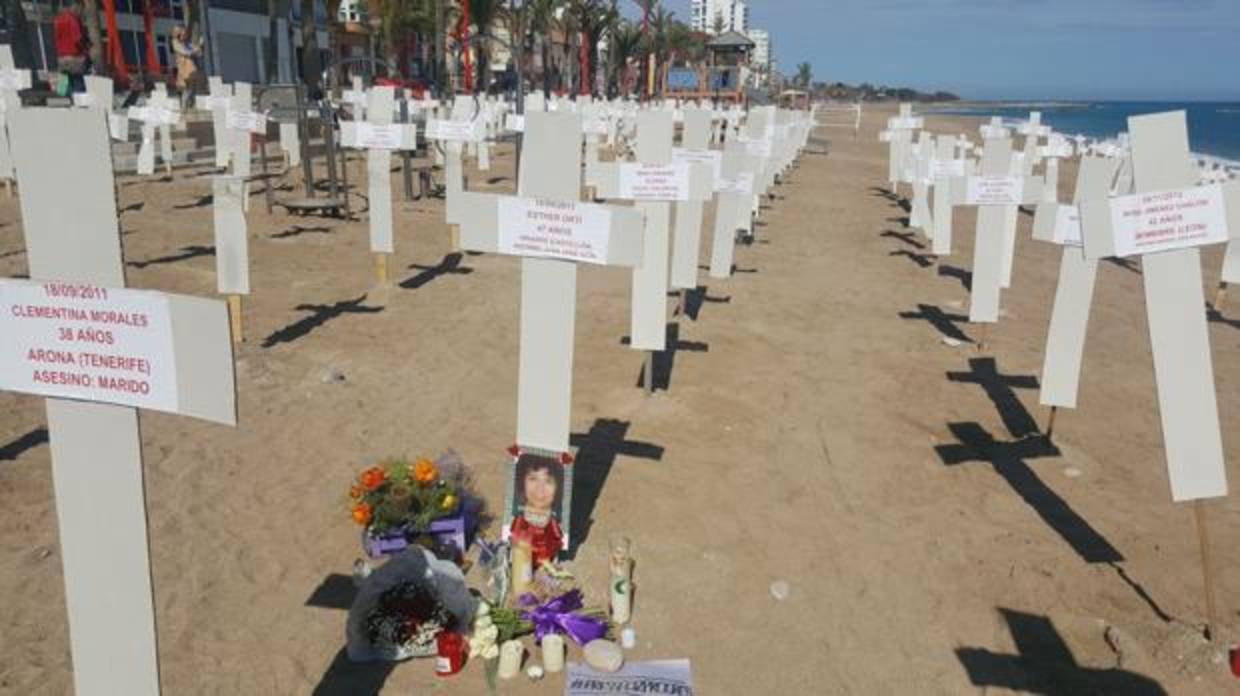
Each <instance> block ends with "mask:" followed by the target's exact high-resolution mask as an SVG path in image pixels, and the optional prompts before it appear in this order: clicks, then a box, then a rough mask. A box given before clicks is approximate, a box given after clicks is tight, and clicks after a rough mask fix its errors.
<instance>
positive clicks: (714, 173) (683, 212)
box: [671, 109, 723, 300]
mask: <svg viewBox="0 0 1240 696" xmlns="http://www.w3.org/2000/svg"><path fill="white" fill-rule="evenodd" d="M710 122H711V113H710V112H709V111H706V110H703V109H687V110H686V111H685V112H684V129H683V131H682V132H681V146H680V147H679V148H673V149H672V161H673V162H683V163H685V164H703V165H706V166H707V167H709V168H710V172H711V174H710V181H711V191H714V186H715V183H716V182H717V181H718V179H719V173H720V166H721V164H722V161H723V153H722V152H721V151H719V150H711V149H710V131H711V127H710ZM675 205H676V214H675V229H674V230H673V235H672V273H671V287H672V289H674V290H693V289H694V288H696V287H697V276H698V256H699V255H700V253H701V245H702V213H703V212H704V209H705V202H704V201H702V200H692V201H677V202H676V204H675ZM681 297H682V300H683V294H682V296H681Z"/></svg>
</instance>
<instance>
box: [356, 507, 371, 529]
mask: <svg viewBox="0 0 1240 696" xmlns="http://www.w3.org/2000/svg"><path fill="white" fill-rule="evenodd" d="M353 521H354V522H356V523H358V524H360V525H362V526H365V525H368V524H370V506H369V505H367V504H366V503H358V504H357V505H354V506H353Z"/></svg>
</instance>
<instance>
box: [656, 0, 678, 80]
mask: <svg viewBox="0 0 1240 696" xmlns="http://www.w3.org/2000/svg"><path fill="white" fill-rule="evenodd" d="M675 17H676V13H675V12H669V11H667V10H666V9H664V8H663V7H662V6H659V7H657V8H656V9H655V13H654V15H652V16H651V18H650V26H651V33H652V37H651V39H652V41H651V43H652V44H653V45H652V47H651V52H650V55H651V56H652V57H653V58H654V64H653V65H652V66H651V67H650V70H651V71H654V73H655V74H656V75H657V74H658V70H659V69H660V66H662V65H663V64H665V63H666V62H667V60H668V58H669V56H670V55H671V35H672V33H673V32H674V31H675V29H673V26H674V25H675V23H676V19H675ZM655 82H656V84H657V83H658V80H657V79H656V80H655Z"/></svg>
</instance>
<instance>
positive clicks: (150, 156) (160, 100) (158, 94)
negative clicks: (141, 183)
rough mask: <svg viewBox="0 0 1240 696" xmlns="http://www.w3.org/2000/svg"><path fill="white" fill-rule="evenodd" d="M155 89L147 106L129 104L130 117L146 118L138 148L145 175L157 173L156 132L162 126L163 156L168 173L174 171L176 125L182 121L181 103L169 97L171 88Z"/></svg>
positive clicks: (159, 131)
mask: <svg viewBox="0 0 1240 696" xmlns="http://www.w3.org/2000/svg"><path fill="white" fill-rule="evenodd" d="M158 87H163V85H159V86H157V88H156V90H155V91H153V92H151V96H150V97H149V98H148V99H147V100H146V105H145V106H131V107H129V118H131V119H133V120H135V121H140V122H142V145H141V146H139V148H138V174H141V175H143V176H146V175H150V174H154V173H155V134H156V132H157V131H156V129H158V133H159V139H160V145H161V148H160V157H161V158H162V159H163V161H164V166H165V168H166V169H167V171H168V173H169V174H171V173H172V126H173V125H174V124H177V123H180V121H181V111H180V105H179V104H177V102H176V101H174V100H172V99H170V98H168V92H167V91H166V88H165V90H160V89H158Z"/></svg>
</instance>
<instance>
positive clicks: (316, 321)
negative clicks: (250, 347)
mask: <svg viewBox="0 0 1240 696" xmlns="http://www.w3.org/2000/svg"><path fill="white" fill-rule="evenodd" d="M365 301H366V295H362V296H361V297H357V298H355V299H352V300H341V301H340V302H336V303H335V304H329V305H314V304H300V305H297V311H299V312H310V314H309V316H306V317H302V318H301V319H299V320H297V321H295V322H293V323H292V324H289V325H288V326H286V327H284V328H282V329H279V330H277V331H274V332H272V334H271V335H270V336H268V337H267V338H265V339H263V344H262V345H263V347H264V348H271V347H272V346H275V345H278V344H280V343H292V342H293V341H296V340H297V339H299V338H301V337H302V336H305V335H306V334H308V333H310V332H311V331H314V330H315V329H317V328H319V327H320V326H322V325H324V324H326V323H327V322H329V321H331V320H332V319H335V318H337V317H339V316H341V315H344V314H375V313H377V312H382V311H383V307H368V306H366V305H363V304H362V303H363V302H365Z"/></svg>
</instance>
